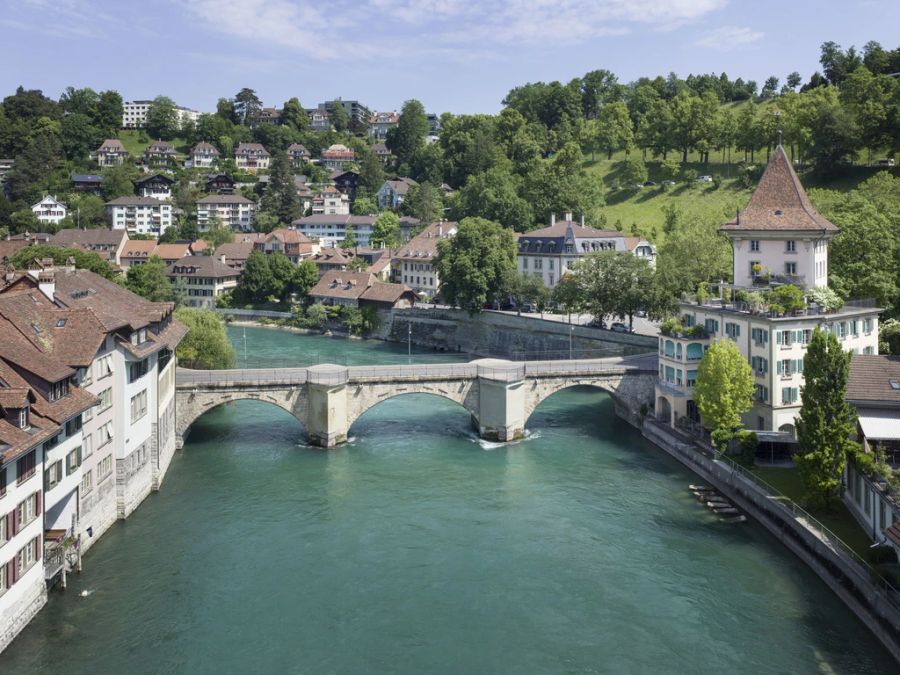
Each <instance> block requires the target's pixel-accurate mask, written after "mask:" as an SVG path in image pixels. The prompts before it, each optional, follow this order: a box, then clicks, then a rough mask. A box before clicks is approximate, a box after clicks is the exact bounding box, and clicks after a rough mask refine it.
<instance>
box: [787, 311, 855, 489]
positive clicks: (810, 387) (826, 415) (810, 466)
mask: <svg viewBox="0 0 900 675" xmlns="http://www.w3.org/2000/svg"><path fill="white" fill-rule="evenodd" d="M803 377H804V380H805V383H804V385H803V387H802V388H801V396H802V400H803V403H802V405H801V407H800V415H799V416H798V417H797V441H798V443H799V444H800V452H799V453H797V454H796V455H794V462H795V463H796V465H797V469H798V471H799V472H800V476H801V478H802V479H803V484H804V486H805V488H806V499H807V502H808V503H809V504H810V505H813V506H827V505H828V504H830V503H831V502H833V501H834V500H835V499H836V498H837V496H838V489H839V488H840V485H841V476H842V475H843V473H844V466H845V465H846V463H847V454H848V453H849V452H852V450H853V448H854V442H853V441H851V440H850V437H851V434H852V433H853V432H854V430H855V426H856V415H855V413H854V412H853V408H852V407H851V406H850V404H849V403H848V402H847V401H846V399H845V395H846V393H847V380H848V379H849V378H850V352H845V351H844V350H843V349H842V348H841V344H840V342H838V339H837V337H835V335H834V334H833V333H830V332H829V333H826V332H824V331H822V330H821V329H819V328H816V329H815V330H814V331H813V334H812V338H811V339H810V341H809V347H807V350H806V355H805V356H804V357H803Z"/></svg>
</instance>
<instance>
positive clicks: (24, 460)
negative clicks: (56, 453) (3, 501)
mask: <svg viewBox="0 0 900 675" xmlns="http://www.w3.org/2000/svg"><path fill="white" fill-rule="evenodd" d="M36 464H37V461H36V453H35V451H34V450H32V451H31V452H29V453H28V454H27V455H25V456H24V457H20V458H19V459H18V461H17V462H16V476H17V478H16V484H17V485H21V484H22V483H24V482H25V481H26V480H28V479H29V478H31V477H32V476H33V475H34V468H35V466H36Z"/></svg>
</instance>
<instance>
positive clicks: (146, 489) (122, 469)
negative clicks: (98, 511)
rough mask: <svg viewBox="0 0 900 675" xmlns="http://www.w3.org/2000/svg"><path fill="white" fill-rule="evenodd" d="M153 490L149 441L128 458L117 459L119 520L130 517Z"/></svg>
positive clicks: (117, 506)
mask: <svg viewBox="0 0 900 675" xmlns="http://www.w3.org/2000/svg"><path fill="white" fill-rule="evenodd" d="M152 488H153V466H152V463H151V462H150V439H148V440H146V441H144V442H143V443H141V444H140V445H139V446H138V447H136V448H135V449H134V450H133V451H132V452H131V454H130V455H128V456H127V457H123V458H122V459H116V513H117V515H118V516H119V518H127V517H128V516H130V515H131V513H132V511H134V510H135V509H136V508H137V507H138V506H140V504H141V502H142V501H144V498H145V497H146V496H147V495H149V494H150V490H151V489H152Z"/></svg>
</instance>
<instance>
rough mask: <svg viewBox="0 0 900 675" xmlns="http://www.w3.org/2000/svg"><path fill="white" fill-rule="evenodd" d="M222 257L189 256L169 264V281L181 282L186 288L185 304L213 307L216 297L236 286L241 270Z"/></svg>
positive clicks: (206, 307)
mask: <svg viewBox="0 0 900 675" xmlns="http://www.w3.org/2000/svg"><path fill="white" fill-rule="evenodd" d="M226 260H227V258H226V256H224V255H223V256H221V257H219V256H214V255H191V256H186V257H184V258H182V259H181V260H176V261H175V262H174V263H172V264H171V265H170V266H169V270H168V275H169V278H170V279H171V280H172V282H173V283H174V282H175V281H181V282H183V283H184V287H185V289H186V290H187V297H186V298H185V300H184V303H185V305H187V306H188V307H198V308H200V309H213V308H214V307H215V306H216V298H218V297H219V296H220V295H222V294H223V293H226V292H228V291H231V290H234V289H235V288H237V283H238V277H239V276H240V274H241V271H240V270H238V269H235V268H234V267H232V266H230V265H228V264H227V262H226Z"/></svg>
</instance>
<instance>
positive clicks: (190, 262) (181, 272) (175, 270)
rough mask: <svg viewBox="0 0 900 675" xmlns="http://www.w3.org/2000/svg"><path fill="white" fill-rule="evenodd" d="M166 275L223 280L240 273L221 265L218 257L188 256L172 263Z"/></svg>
mask: <svg viewBox="0 0 900 675" xmlns="http://www.w3.org/2000/svg"><path fill="white" fill-rule="evenodd" d="M167 274H168V275H169V276H170V277H176V276H191V277H213V278H217V279H224V278H228V277H237V276H238V275H239V274H240V273H239V272H238V271H237V270H235V269H234V268H233V267H230V266H229V265H226V264H225V263H223V262H222V261H221V260H220V259H219V257H218V256H211V255H189V256H185V257H184V258H181V260H176V261H175V262H173V263H172V265H171V266H170V267H169V271H168V272H167Z"/></svg>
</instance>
